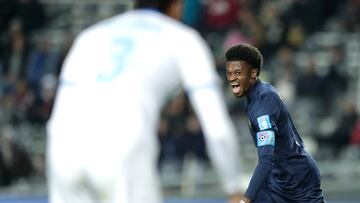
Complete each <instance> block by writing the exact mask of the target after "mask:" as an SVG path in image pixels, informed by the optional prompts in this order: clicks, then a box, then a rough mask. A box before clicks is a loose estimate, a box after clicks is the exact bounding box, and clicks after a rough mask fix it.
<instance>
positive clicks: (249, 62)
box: [225, 44, 325, 203]
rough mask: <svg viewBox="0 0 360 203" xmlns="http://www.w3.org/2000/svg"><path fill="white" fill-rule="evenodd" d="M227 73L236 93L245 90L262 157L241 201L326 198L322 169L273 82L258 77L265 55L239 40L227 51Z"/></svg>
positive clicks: (303, 201) (318, 200)
mask: <svg viewBox="0 0 360 203" xmlns="http://www.w3.org/2000/svg"><path fill="white" fill-rule="evenodd" d="M225 58H226V76H227V80H228V83H229V85H230V86H231V87H232V90H233V93H234V95H235V96H236V97H242V96H246V99H247V103H248V107H247V108H248V109H247V112H248V117H249V126H250V132H251V134H252V137H253V139H254V142H255V145H256V147H257V152H258V157H259V162H258V164H257V166H256V169H255V171H254V174H253V176H252V178H251V181H250V184H249V186H248V189H247V190H246V192H245V195H244V197H243V198H242V200H241V201H240V202H241V203H248V202H257V203H271V202H274V203H289V202H296V203H311V202H313V203H315V202H316V203H323V202H325V200H324V196H323V194H322V190H321V189H320V173H319V169H318V167H317V164H316V163H315V161H314V160H313V158H312V157H311V156H310V155H309V154H308V153H307V152H306V151H305V149H304V145H303V141H302V139H301V138H300V136H299V134H298V132H297V130H296V128H295V126H294V123H293V122H292V120H291V117H290V114H289V112H288V110H287V108H286V106H285V104H284V102H283V101H282V99H281V97H280V96H279V95H278V93H277V92H276V90H275V89H274V87H272V86H271V85H270V84H268V83H264V82H262V81H261V80H260V79H258V76H259V73H260V70H261V66H262V56H261V53H260V52H259V50H258V49H257V48H255V47H253V46H251V45H247V44H239V45H235V46H233V47H231V48H230V49H228V50H227V51H226V53H225Z"/></svg>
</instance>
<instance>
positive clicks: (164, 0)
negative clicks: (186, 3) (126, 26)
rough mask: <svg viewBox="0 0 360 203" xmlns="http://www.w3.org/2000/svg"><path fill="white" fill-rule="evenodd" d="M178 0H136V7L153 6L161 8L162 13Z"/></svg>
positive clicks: (153, 7) (157, 8)
mask: <svg viewBox="0 0 360 203" xmlns="http://www.w3.org/2000/svg"><path fill="white" fill-rule="evenodd" d="M176 1H178V0H136V1H135V8H136V9H142V8H152V9H156V10H159V11H160V12H162V13H165V12H166V10H167V9H168V8H169V6H170V5H171V4H172V3H173V2H176Z"/></svg>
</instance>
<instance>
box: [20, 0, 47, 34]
mask: <svg viewBox="0 0 360 203" xmlns="http://www.w3.org/2000/svg"><path fill="white" fill-rule="evenodd" d="M15 17H16V18H18V19H19V20H20V21H21V22H22V24H23V28H24V33H25V34H26V35H31V34H32V32H33V31H35V30H37V29H40V28H42V27H43V26H44V25H45V22H46V15H45V10H44V7H43V5H42V4H41V3H39V2H38V0H17V5H16V11H15Z"/></svg>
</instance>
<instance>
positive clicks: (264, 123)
mask: <svg viewBox="0 0 360 203" xmlns="http://www.w3.org/2000/svg"><path fill="white" fill-rule="evenodd" d="M257 122H258V125H259V129H260V130H266V129H270V128H271V123H270V117H269V115H264V116H260V117H258V118H257Z"/></svg>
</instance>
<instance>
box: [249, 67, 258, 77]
mask: <svg viewBox="0 0 360 203" xmlns="http://www.w3.org/2000/svg"><path fill="white" fill-rule="evenodd" d="M258 72H259V69H257V68H253V69H252V70H251V73H250V75H251V79H256V77H257V76H258Z"/></svg>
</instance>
